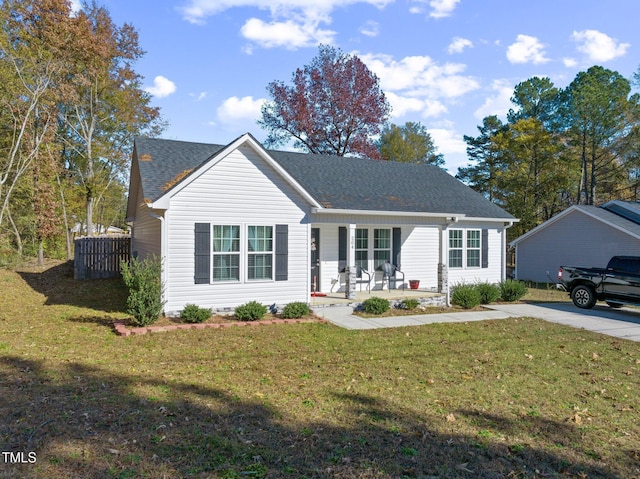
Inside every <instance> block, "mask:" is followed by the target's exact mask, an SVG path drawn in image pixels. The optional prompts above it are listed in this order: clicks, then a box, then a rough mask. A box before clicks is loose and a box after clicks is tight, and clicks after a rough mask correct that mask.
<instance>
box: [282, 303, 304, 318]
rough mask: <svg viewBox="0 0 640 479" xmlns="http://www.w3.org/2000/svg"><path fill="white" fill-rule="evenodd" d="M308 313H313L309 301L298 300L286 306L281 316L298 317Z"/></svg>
mask: <svg viewBox="0 0 640 479" xmlns="http://www.w3.org/2000/svg"><path fill="white" fill-rule="evenodd" d="M308 314H311V310H310V309H309V305H308V304H307V303H303V302H301V301H297V302H294V303H289V304H287V305H286V306H285V307H284V308H282V312H281V313H280V317H281V318H285V319H298V318H301V317H303V316H306V315H308Z"/></svg>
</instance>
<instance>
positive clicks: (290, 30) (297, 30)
mask: <svg viewBox="0 0 640 479" xmlns="http://www.w3.org/2000/svg"><path fill="white" fill-rule="evenodd" d="M240 31H241V33H242V36H244V37H245V38H246V39H247V40H251V41H253V42H255V43H257V44H259V45H260V46H262V47H264V48H273V47H285V48H287V49H289V50H293V49H296V48H300V47H309V46H315V45H317V44H318V43H325V44H330V43H333V36H334V35H335V32H333V31H331V30H322V29H319V28H318V25H317V24H316V23H306V24H299V23H296V22H295V21H292V20H287V21H285V22H271V23H265V22H263V21H262V20H260V19H258V18H250V19H249V20H247V22H246V23H245V24H244V25H243V26H242V28H241V30H240Z"/></svg>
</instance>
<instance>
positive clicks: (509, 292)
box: [500, 279, 527, 302]
mask: <svg viewBox="0 0 640 479" xmlns="http://www.w3.org/2000/svg"><path fill="white" fill-rule="evenodd" d="M525 294H527V285H526V284H524V283H523V282H522V281H516V280H513V279H507V280H506V281H503V282H502V283H500V297H501V298H502V299H503V301H508V302H513V301H518V300H519V299H520V298H522V297H523V296H524V295H525Z"/></svg>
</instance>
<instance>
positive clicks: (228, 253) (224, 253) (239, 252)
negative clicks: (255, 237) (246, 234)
mask: <svg viewBox="0 0 640 479" xmlns="http://www.w3.org/2000/svg"><path fill="white" fill-rule="evenodd" d="M216 227H218V228H222V236H221V237H216V233H215V232H216ZM225 228H230V229H231V230H232V231H233V228H237V233H238V235H237V238H233V237H231V238H226V237H225V236H224V230H225ZM229 239H230V240H231V241H232V244H233V242H235V241H237V243H238V249H237V250H235V251H233V250H231V251H216V250H215V245H216V240H220V241H225V240H229ZM211 240H212V241H211V283H216V284H220V283H239V282H240V281H241V279H242V227H241V226H240V225H233V224H230V225H223V224H214V223H212V224H211ZM216 256H218V257H220V256H234V257H237V258H238V278H237V279H236V278H224V279H216V277H215V273H214V270H215V267H216Z"/></svg>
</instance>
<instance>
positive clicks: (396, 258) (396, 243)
mask: <svg viewBox="0 0 640 479" xmlns="http://www.w3.org/2000/svg"><path fill="white" fill-rule="evenodd" d="M401 244H402V230H401V229H400V228H393V241H392V247H393V251H392V256H391V263H393V264H394V265H395V266H396V268H398V269H400V246H401Z"/></svg>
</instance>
